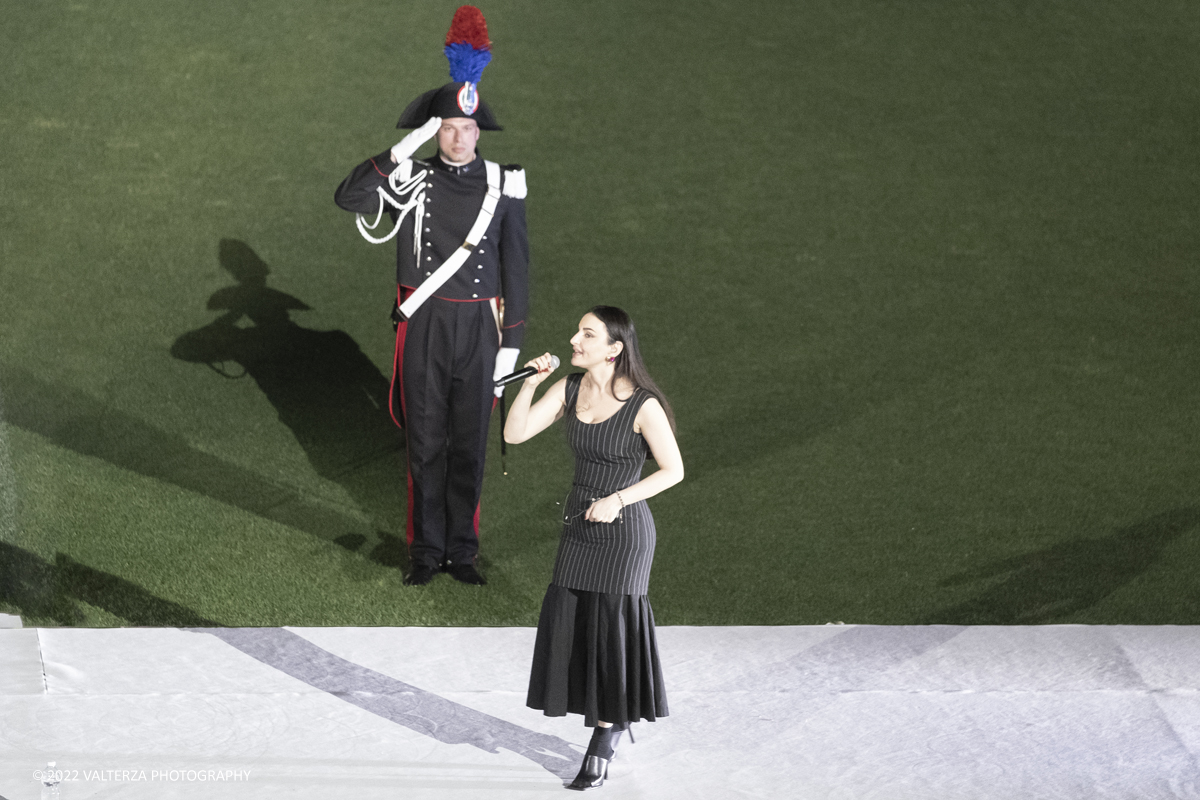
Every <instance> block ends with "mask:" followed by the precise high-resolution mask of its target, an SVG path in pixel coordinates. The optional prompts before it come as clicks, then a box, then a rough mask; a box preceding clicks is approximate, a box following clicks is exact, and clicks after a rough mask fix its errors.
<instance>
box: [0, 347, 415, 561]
mask: <svg viewBox="0 0 1200 800" xmlns="http://www.w3.org/2000/svg"><path fill="white" fill-rule="evenodd" d="M0 385H2V386H4V399H5V414H6V420H5V421H6V422H8V423H9V424H11V425H15V426H17V427H19V428H22V429H24V430H27V431H31V432H33V433H36V434H38V435H39V436H42V437H44V438H46V439H47V440H48V441H50V442H52V443H54V444H55V445H57V446H59V447H63V448H66V449H68V450H71V451H73V452H76V453H79V454H80V455H85V456H90V457H92V458H98V459H101V460H103V461H106V462H108V463H109V464H113V465H114V466H117V467H120V468H121V469H124V470H128V471H129V472H132V473H135V474H138V475H144V476H146V477H148V478H152V479H154V480H158V481H163V482H165V483H170V484H172V485H175V486H178V487H180V488H181V489H186V490H187V491H190V492H195V493H197V494H200V495H204V496H205V497H210V498H212V499H214V500H217V501H218V502H221V503H225V504H226V505H229V506H233V507H234V508H239V509H241V510H243V511H247V512H249V513H251V514H254V515H256V516H259V517H262V518H263V519H268V520H271V521H272V522H278V523H281V524H283V525H287V526H289V527H292V528H295V529H297V530H301V531H304V532H305V533H308V534H311V535H313V536H317V537H319V538H322V539H326V540H328V541H332V542H334V543H336V544H338V545H339V546H341V547H344V548H346V549H351V550H358V549H359V548H360V547H362V546H363V544H364V543H366V542H367V541H368V537H367V536H366V535H364V534H363V533H362V530H363V528H364V527H365V526H364V524H363V523H362V522H361V521H359V520H357V519H354V518H353V517H350V516H347V515H345V514H342V513H340V512H338V511H337V510H336V509H332V508H329V507H326V506H324V505H321V504H318V503H314V502H312V501H310V500H309V499H307V498H305V497H304V496H303V495H301V494H300V493H298V492H297V491H296V490H295V489H292V488H290V487H288V486H286V485H283V484H280V483H277V482H275V481H272V480H269V479H268V478H266V477H264V476H262V475H259V474H258V473H256V472H252V471H251V470H248V469H245V468H244V467H241V466H239V465H237V464H234V463H232V462H230V461H226V460H224V459H222V458H219V457H217V456H214V455H211V454H209V453H205V452H203V451H201V450H197V449H196V448H194V447H192V445H191V444H190V443H189V442H188V441H187V440H185V439H184V438H183V437H182V436H178V435H176V434H173V433H167V432H166V431H162V430H159V429H158V428H155V427H153V426H151V425H147V424H146V423H145V422H144V421H143V420H141V419H138V418H137V417H134V416H132V415H130V414H126V413H123V412H120V411H114V410H113V409H111V408H106V407H105V405H104V403H103V402H102V401H100V400H98V399H97V398H94V397H91V396H89V395H86V394H84V393H82V392H79V391H77V390H75V389H72V388H68V387H65V386H61V385H58V384H54V383H50V382H49V381H46V380H43V379H42V378H41V377H39V376H37V375H34V374H33V373H31V372H28V371H25V370H20V369H14V368H12V367H8V366H5V365H3V364H0ZM385 455H386V454H385ZM384 460H385V461H386V463H384V464H383V466H384V468H386V469H388V470H391V471H392V473H391V474H393V475H394V474H395V472H396V471H398V470H399V467H397V466H395V465H393V464H391V459H384ZM391 491H392V492H393V494H394V493H395V491H396V489H395V487H394V486H392V487H391ZM373 538H374V540H375V541H376V544H375V545H374V547H372V549H371V550H370V551H369V552H368V553H367V554H366V555H367V557H368V558H369V559H370V560H372V561H374V562H375V563H378V564H380V565H382V566H391V567H397V568H401V569H402V568H403V567H404V566H405V563H406V558H407V556H406V554H405V547H404V541H403V540H402V539H400V538H399V537H397V536H394V535H392V534H389V533H386V532H383V531H375V532H373Z"/></svg>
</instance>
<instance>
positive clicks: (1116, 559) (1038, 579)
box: [925, 507, 1200, 625]
mask: <svg viewBox="0 0 1200 800" xmlns="http://www.w3.org/2000/svg"><path fill="white" fill-rule="evenodd" d="M1197 526H1200V508H1195V507H1185V508H1178V509H1174V510H1172V511H1167V512H1165V513H1162V514H1158V515H1156V516H1153V517H1150V518H1149V519H1146V520H1143V521H1142V522H1138V523H1136V524H1134V525H1129V526H1126V527H1124V528H1120V529H1118V530H1116V531H1115V532H1113V533H1112V534H1110V535H1108V536H1104V537H1100V538H1096V539H1090V538H1078V539H1074V540H1072V541H1069V542H1064V543H1062V544H1057V545H1055V546H1053V547H1050V548H1047V549H1045V550H1039V551H1038V552H1035V553H1030V554H1028V555H1023V556H1016V557H1013V558H1007V559H1004V560H1001V561H997V562H995V563H992V564H987V565H984V566H981V567H978V568H976V569H971V570H968V571H966V572H962V573H959V574H958V575H954V576H951V577H950V578H947V579H946V580H944V581H942V583H941V585H942V586H956V585H962V584H968V583H974V582H976V581H986V580H991V579H996V578H1002V580H1001V581H1000V582H999V583H998V584H996V585H994V586H992V587H991V588H989V589H988V590H987V591H985V592H983V593H981V594H980V595H978V596H977V597H975V598H974V599H972V600H968V601H966V602H964V603H960V604H958V605H956V606H952V607H950V608H946V609H943V610H942V611H939V612H937V613H935V614H933V615H932V616H931V617H930V618H929V619H928V620H926V621H925V622H926V624H931V623H932V624H964V625H1045V624H1049V623H1056V622H1064V621H1067V620H1069V619H1070V618H1071V616H1072V615H1074V614H1076V613H1078V612H1081V611H1086V610H1087V609H1089V608H1092V607H1093V606H1095V605H1096V604H1098V603H1100V602H1101V601H1102V600H1104V599H1105V598H1106V597H1108V596H1109V595H1111V594H1113V593H1114V592H1116V591H1117V590H1119V589H1121V588H1122V587H1124V586H1125V585H1127V584H1129V583H1130V582H1131V581H1133V580H1134V579H1135V578H1137V577H1138V576H1139V575H1141V574H1143V573H1144V572H1146V570H1148V569H1150V568H1151V567H1152V566H1153V565H1154V564H1155V562H1157V561H1158V560H1159V559H1160V558H1161V557H1162V555H1163V551H1164V550H1165V549H1166V547H1167V546H1168V545H1169V544H1171V542H1173V541H1175V540H1176V539H1178V538H1179V537H1180V536H1182V535H1184V534H1185V533H1187V532H1189V531H1191V530H1193V529H1195V528H1196V527H1197Z"/></svg>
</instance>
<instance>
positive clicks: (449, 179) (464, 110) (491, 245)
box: [334, 6, 529, 585]
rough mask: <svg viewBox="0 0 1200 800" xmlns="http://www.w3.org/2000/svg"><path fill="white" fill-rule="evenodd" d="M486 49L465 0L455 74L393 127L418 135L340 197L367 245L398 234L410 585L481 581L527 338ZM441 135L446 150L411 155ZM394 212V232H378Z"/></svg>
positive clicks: (523, 276)
mask: <svg viewBox="0 0 1200 800" xmlns="http://www.w3.org/2000/svg"><path fill="white" fill-rule="evenodd" d="M489 47H490V43H489V42H488V41H487V29H486V26H485V24H484V21H483V15H482V14H480V13H479V10H478V9H475V8H474V7H472V6H463V7H462V8H460V9H459V10H458V11H457V12H456V14H455V17H454V23H453V24H452V26H451V29H450V34H449V35H448V36H447V38H446V53H447V56H448V57H449V58H450V62H451V73H450V74H451V78H453V79H454V81H453V82H452V83H448V84H446V85H444V86H441V87H439V88H437V89H433V90H431V91H428V92H426V93H425V94H423V95H421V96H420V97H418V98H417V99H416V100H414V101H413V102H412V103H410V104H409V106H408V107H407V108H406V109H405V110H404V113H403V115H402V116H401V118H400V122H399V124H398V125H397V127H398V128H414V129H415V130H413V132H412V133H410V134H408V135H407V136H406V137H404V139H403V140H402V141H401V142H400V143H399V144H397V145H396V146H395V147H393V148H392V149H391V150H390V151H384V152H383V153H380V154H379V155H377V156H375V157H374V158H370V159H367V160H366V161H364V162H363V163H362V164H359V165H358V166H357V167H356V168H355V169H354V171H353V172H351V173H350V175H349V177H347V178H346V179H345V180H344V181H343V182H342V184H341V186H339V187H338V190H337V193H336V194H335V198H334V199H335V201H336V202H337V204H338V205H339V206H341V207H342V208H344V209H346V210H347V211H354V212H357V213H358V214H359V217H358V227H359V230H360V231H361V232H362V234H363V236H364V237H366V238H367V239H368V240H370V241H373V242H385V241H387V240H389V239H391V238H393V237H394V238H395V239H396V282H397V284H398V288H397V308H396V310H395V311H393V318H394V319H395V320H396V321H397V323H398V325H397V331H396V351H395V363H394V369H393V376H392V394H391V401H392V416H393V418H394V419H395V420H396V422H397V424H399V425H401V426H402V427H403V428H404V430H405V433H406V437H407V455H408V530H407V538H408V547H409V559H410V563H411V568H410V571H409V572H408V574H407V575H406V576H405V578H404V582H405V583H406V584H408V585H423V584H426V583H429V582H430V581H431V580H432V579H433V578H434V576H435V575H436V574H437V573H438V572H439V571H446V572H448V573H449V574H450V575H451V576H452V577H454V578H456V579H457V580H460V581H462V582H464V583H472V584H483V583H484V579H483V576H482V575H480V574H479V571H478V569H477V565H476V556H477V554H478V551H479V497H480V492H481V490H482V486H483V466H484V457H485V454H486V450H487V431H488V421H489V418H490V416H491V412H492V408H493V405H494V403H495V398H496V397H497V396H498V395H499V393H500V391H502V390H498V389H495V384H494V381H495V379H497V378H499V377H501V376H503V375H507V374H508V373H510V372H512V371H513V369H514V367H515V365H516V361H517V352H518V349H519V348H520V346H521V341H522V338H523V336H524V333H525V317H526V312H527V310H528V306H529V280H528V267H529V243H528V239H527V235H526V229H525V191H526V190H525V172H524V170H522V169H521V168H520V167H518V166H516V165H504V166H501V165H497V164H494V163H492V162H487V161H484V160H483V159H482V158H481V157H480V156H479V154H478V152H477V150H476V143H477V142H478V140H479V136H480V132H481V131H484V130H501V128H500V126H499V125H498V124H497V123H496V119H495V117H494V116H493V114H492V112H491V109H490V108H488V106H487V104H486V103H484V102H483V100H482V99H481V98H480V97H479V94H478V87H477V83H478V81H479V77H480V74H481V73H482V70H483V66H484V65H486V64H487V61H488V60H489V59H490V49H489ZM456 59H457V61H456ZM464 65H465V66H464ZM434 137H436V139H437V151H436V153H434V154H433V155H430V156H428V157H425V158H417V157H415V153H416V151H417V150H418V149H419V148H420V147H421V145H422V144H424V143H425V142H426V141H428V140H429V139H431V138H434ZM384 212H386V213H387V214H388V215H389V216H390V217H391V220H392V223H393V227H392V230H391V233H390V234H387V235H386V236H382V237H378V238H377V237H375V236H374V235H372V233H371V231H373V230H374V229H375V228H377V227H378V225H379V222H380V220H381V219H382V217H383V215H384ZM363 215H366V216H365V217H364V216H363ZM370 217H373V218H374V220H373V221H371V220H370Z"/></svg>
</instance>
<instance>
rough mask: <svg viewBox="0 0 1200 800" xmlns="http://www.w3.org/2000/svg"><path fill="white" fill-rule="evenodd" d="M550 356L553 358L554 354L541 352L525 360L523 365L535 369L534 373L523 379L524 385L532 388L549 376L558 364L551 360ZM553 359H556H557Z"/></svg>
mask: <svg viewBox="0 0 1200 800" xmlns="http://www.w3.org/2000/svg"><path fill="white" fill-rule="evenodd" d="M552 358H554V356H552V355H550V354H549V353H543V354H542V355H540V356H538V357H537V358H535V359H533V360H531V361H526V362H525V366H527V367H534V368H536V369H537V373H536V374H534V375H530V376H529V377H528V378H526V379H525V385H526V386H528V387H530V388H533V387H534V386H537V385H538V384H539V383H541V382H542V381H544V380H546V378H549V377H550V373H551V372H553V371H554V370H555V369H556V368H557V366H558V365H557V364H554V363H552V362H551V359H552ZM555 360H556V361H557V359H555Z"/></svg>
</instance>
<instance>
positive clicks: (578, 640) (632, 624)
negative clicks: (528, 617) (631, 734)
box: [525, 584, 667, 727]
mask: <svg viewBox="0 0 1200 800" xmlns="http://www.w3.org/2000/svg"><path fill="white" fill-rule="evenodd" d="M525 703H526V705H528V706H529V707H530V708H536V709H538V710H540V711H543V712H545V714H546V716H548V717H561V716H564V715H566V714H582V715H583V722H584V724H585V725H587V726H589V727H593V726H595V725H596V723H597V722H598V721H600V720H603V721H604V722H612V723H616V724H627V723H630V722H637V721H639V720H648V721H650V722H653V721H654V720H655V719H657V718H658V717H665V716H667V695H666V690H665V689H664V687H663V678H662V666H661V664H660V663H659V659H658V643H657V641H656V640H655V637H654V612H653V611H651V610H650V601H649V600H648V599H647V598H646V595H628V594H605V593H603V592H588V591H583V590H581V589H567V588H565V587H563V586H558V585H556V584H550V588H549V589H547V590H546V597H545V599H544V600H543V601H542V613H541V616H540V617H539V618H538V629H537V640H536V642H535V644H534V646H533V669H532V671H531V672H530V675H529V695H528V697H527V698H526V701H525Z"/></svg>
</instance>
